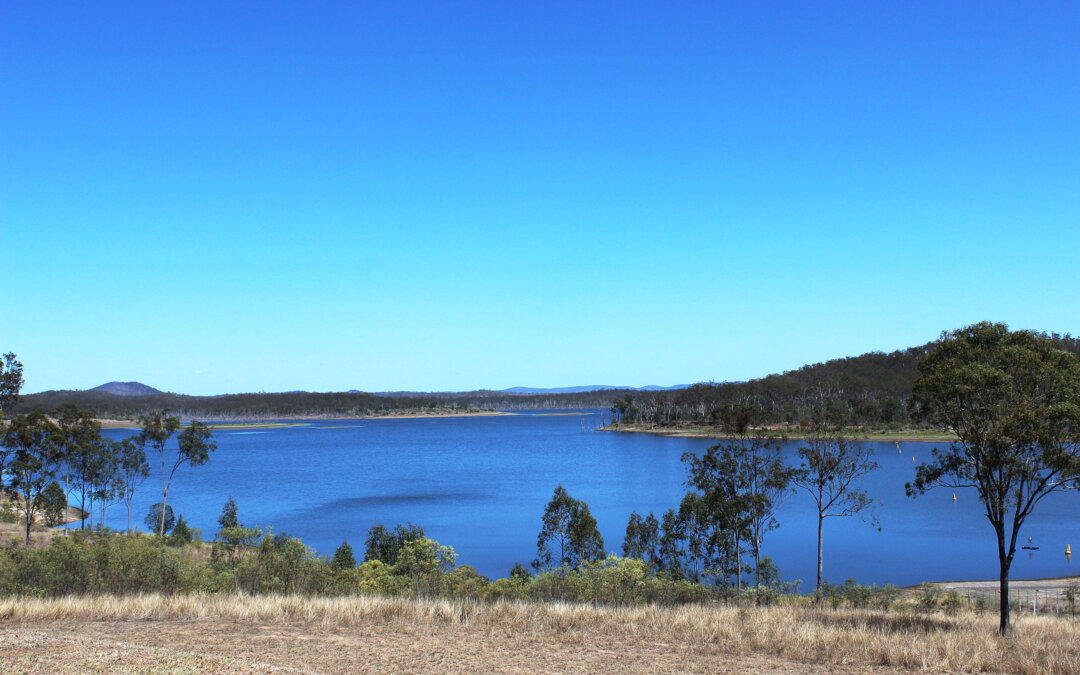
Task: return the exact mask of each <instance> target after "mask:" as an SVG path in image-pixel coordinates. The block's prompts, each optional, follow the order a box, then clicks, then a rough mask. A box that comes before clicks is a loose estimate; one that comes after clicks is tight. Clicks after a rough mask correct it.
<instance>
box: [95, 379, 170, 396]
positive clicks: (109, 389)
mask: <svg viewBox="0 0 1080 675" xmlns="http://www.w3.org/2000/svg"><path fill="white" fill-rule="evenodd" d="M90 391H101V392H105V393H106V394H112V395H113V396H151V395H153V394H163V393H165V392H163V391H161V390H160V389H154V388H153V387H150V386H147V385H145V384H143V383H142V382H107V383H105V384H103V385H101V386H99V387H94V388H93V389H91V390H90Z"/></svg>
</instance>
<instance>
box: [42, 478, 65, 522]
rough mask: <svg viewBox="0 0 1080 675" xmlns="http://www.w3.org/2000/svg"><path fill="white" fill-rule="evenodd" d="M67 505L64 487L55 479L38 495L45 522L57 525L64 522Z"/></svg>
mask: <svg viewBox="0 0 1080 675" xmlns="http://www.w3.org/2000/svg"><path fill="white" fill-rule="evenodd" d="M66 507H67V495H66V494H64V488H63V487H62V486H61V485H60V483H57V482H56V481H53V482H51V483H49V484H48V485H47V486H46V487H45V489H44V490H42V491H41V494H39V495H38V508H40V509H41V513H42V515H43V516H44V517H45V524H46V525H48V526H49V527H56V526H57V525H60V524H62V523H63V522H64V511H65V509H66Z"/></svg>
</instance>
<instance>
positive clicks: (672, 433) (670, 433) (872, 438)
mask: <svg viewBox="0 0 1080 675" xmlns="http://www.w3.org/2000/svg"><path fill="white" fill-rule="evenodd" d="M598 431H611V432H615V433H624V434H652V435H654V436H667V437H670V438H715V439H717V440H724V441H734V440H738V439H739V438H740V437H739V436H737V435H735V434H730V433H726V432H723V431H720V430H718V429H709V428H706V427H683V428H678V427H671V428H653V429H646V428H643V427H638V426H621V425H608V426H606V427H599V429H598ZM767 431H769V432H771V433H775V434H776V435H778V436H781V437H783V438H786V439H787V440H792V441H798V440H804V439H805V438H806V434H804V433H800V432H785V431H782V430H779V429H769V430H767ZM850 437H851V438H853V439H854V440H856V441H862V442H867V443H875V442H888V441H899V442H905V443H939V442H940V443H951V442H952V441H954V440H956V439H955V437H953V436H950V435H948V434H939V435H935V434H933V433H932V432H911V433H904V432H899V431H896V432H879V433H861V434H860V433H858V432H856V433H852V434H850Z"/></svg>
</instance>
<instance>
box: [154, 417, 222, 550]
mask: <svg viewBox="0 0 1080 675" xmlns="http://www.w3.org/2000/svg"><path fill="white" fill-rule="evenodd" d="M139 424H140V426H141V427H142V434H141V435H142V438H143V440H144V442H145V443H149V444H150V446H151V447H153V448H154V450H155V451H156V452H157V454H158V456H159V457H160V458H161V503H162V504H168V500H169V486H170V485H172V481H173V477H174V476H175V475H176V471H177V470H178V469H179V468H180V467H181V466H183V465H185V464H187V465H188V466H191V467H196V466H201V465H202V464H205V463H206V462H208V461H209V460H210V453H211V452H213V451H214V450H215V449H216V448H217V444H215V443H214V441H213V440H212V439H211V434H210V428H209V427H208V426H207V425H206V424H205V423H204V422H199V421H192V422H191V424H190V425H189V426H188V427H187V428H185V429H184V430H183V431H181V432H180V433H179V435H178V436H177V449H176V454H175V455H172V456H170V457H169V460H168V462H169V465H168V466H167V465H166V452H165V447H166V444H167V443H168V442H169V439H170V438H172V435H173V434H174V433H176V432H177V431H178V430H179V429H180V418H179V417H171V416H169V414H168V411H167V410H163V411H160V412H155V413H151V414H149V415H144V416H143V417H142V418H141V419H140V421H139ZM162 517H164V512H162ZM158 536H159V537H161V538H163V539H164V537H165V521H164V520H162V522H161V524H160V527H159V529H158Z"/></svg>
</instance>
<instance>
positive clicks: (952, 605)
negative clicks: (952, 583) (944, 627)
mask: <svg viewBox="0 0 1080 675" xmlns="http://www.w3.org/2000/svg"><path fill="white" fill-rule="evenodd" d="M962 601H963V598H961V597H960V594H959V593H957V592H956V591H949V592H948V593H946V594H945V599H944V600H942V601H941V607H942V609H944V610H945V613H946V614H950V615H951V614H956V613H957V612H959V611H960V606H961V605H962V604H963V602H962Z"/></svg>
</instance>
